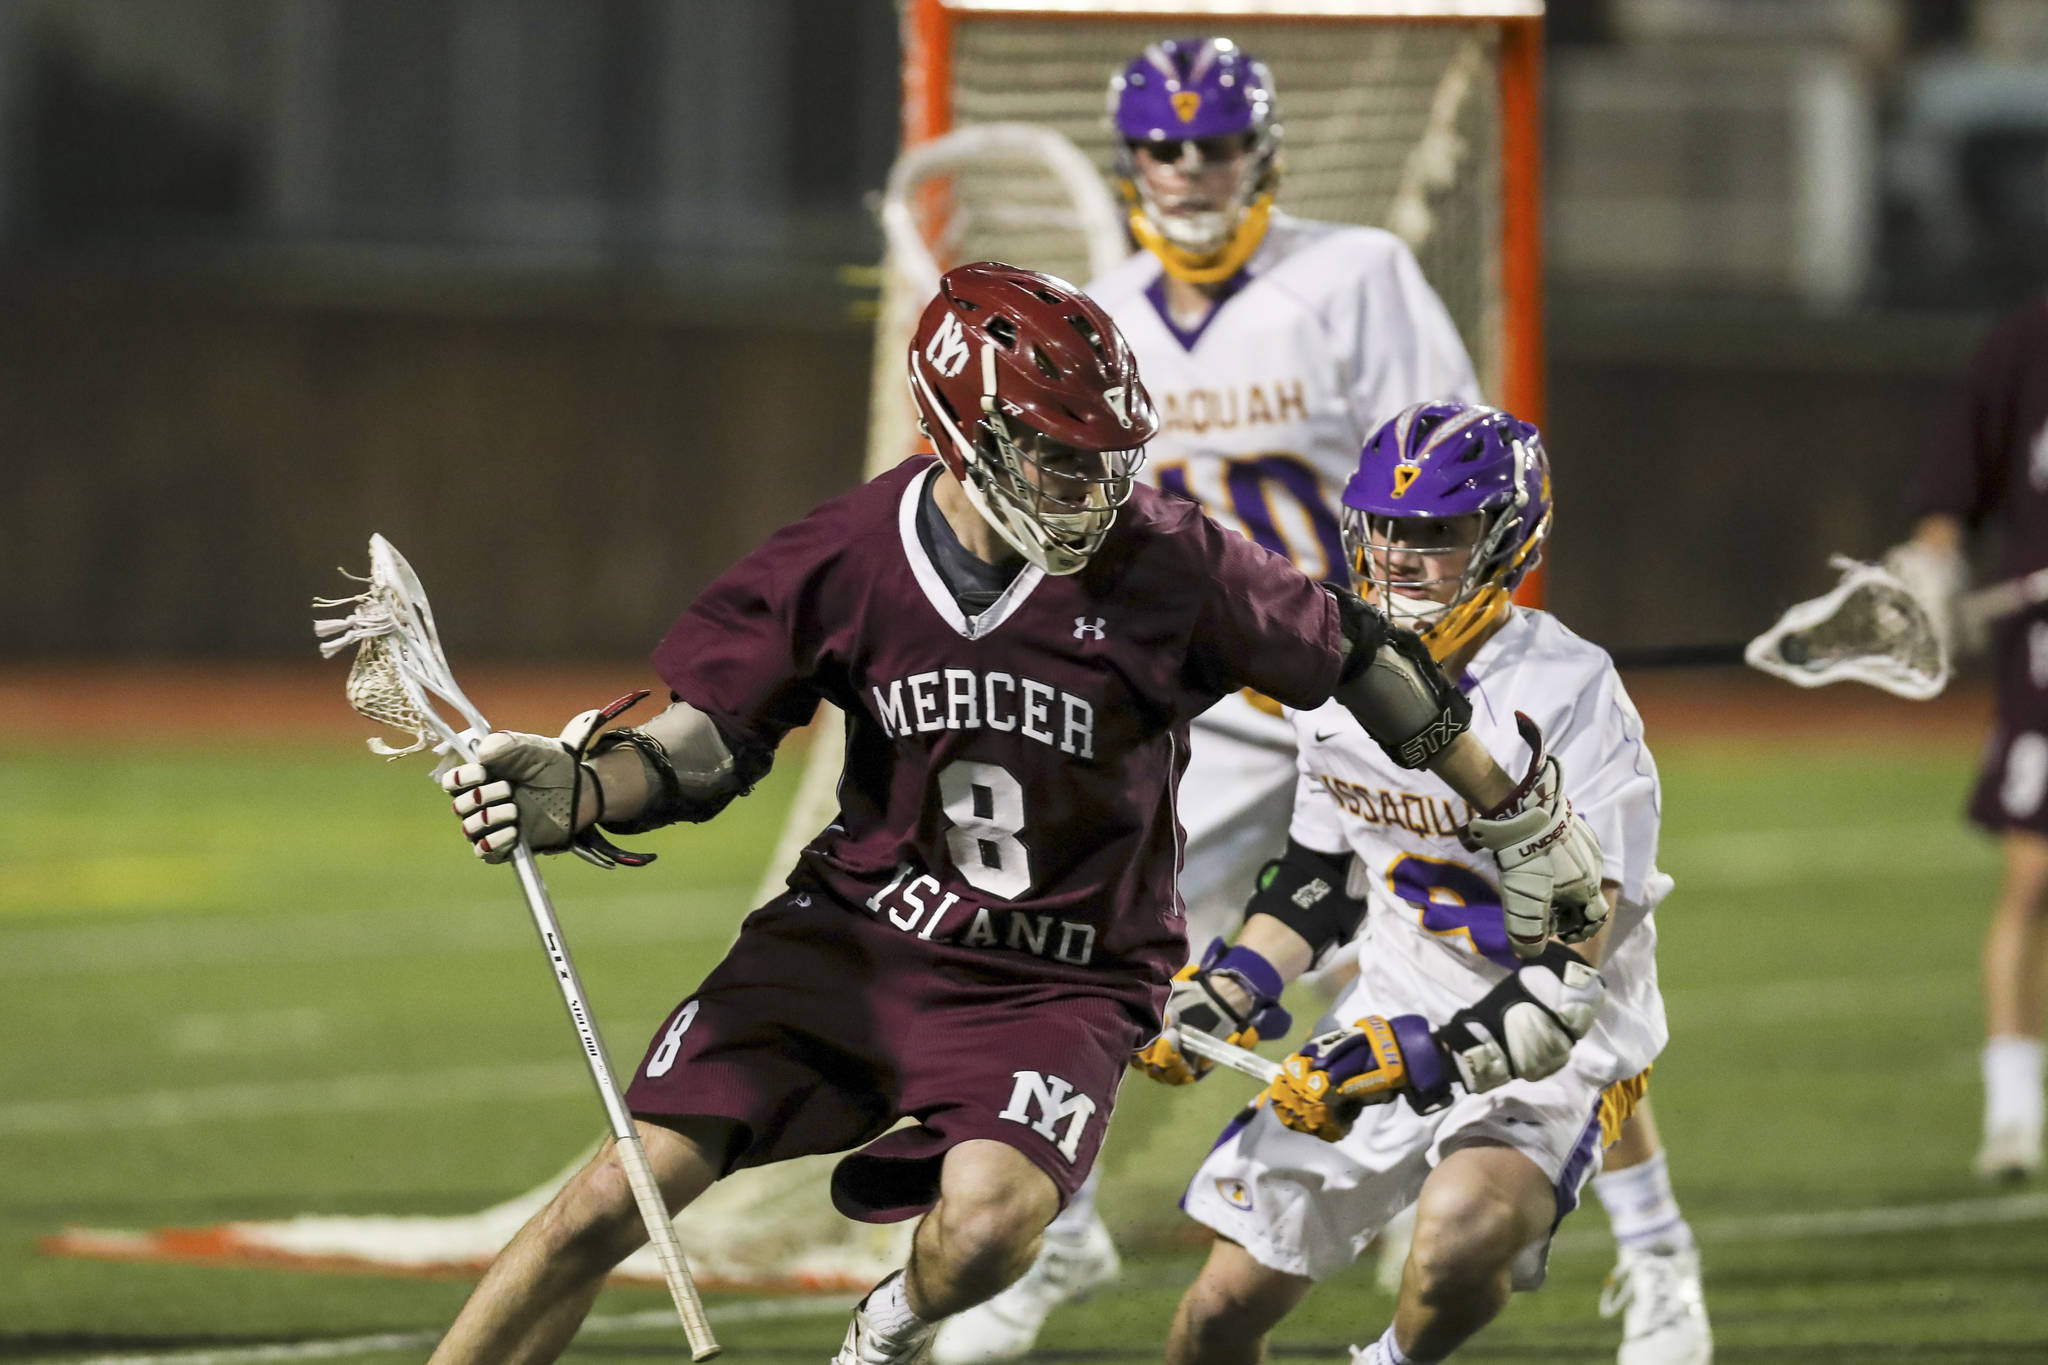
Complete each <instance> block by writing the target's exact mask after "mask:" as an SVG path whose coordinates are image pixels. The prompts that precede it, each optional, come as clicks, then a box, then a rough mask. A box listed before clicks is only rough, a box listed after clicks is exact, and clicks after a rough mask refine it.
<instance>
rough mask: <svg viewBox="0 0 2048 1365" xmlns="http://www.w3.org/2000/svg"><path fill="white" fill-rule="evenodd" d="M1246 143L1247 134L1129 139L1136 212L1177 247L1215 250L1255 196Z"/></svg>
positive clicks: (1209, 253)
mask: <svg viewBox="0 0 2048 1365" xmlns="http://www.w3.org/2000/svg"><path fill="white" fill-rule="evenodd" d="M1251 148H1252V139H1251V136H1250V135H1249V134H1239V135H1233V136H1229V137H1216V138H1182V139H1170V138H1169V139H1162V140H1161V141H1158V142H1138V143H1132V144H1129V147H1128V150H1129V153H1130V157H1131V167H1132V182H1133V184H1134V185H1135V187H1136V192H1137V197H1138V203H1139V208H1140V212H1142V213H1143V214H1144V215H1145V218H1146V220H1147V222H1149V223H1150V224H1151V226H1152V227H1153V228H1154V229H1156V230H1157V231H1158V233H1159V235H1160V236H1162V237H1164V238H1165V239H1166V240H1167V241H1168V242H1171V243H1172V244H1173V245H1174V246H1176V247H1179V248H1180V249H1181V250H1183V251H1185V252H1188V253H1190V254H1191V255H1194V256H1198V257H1202V258H1205V259H1206V258H1209V257H1213V256H1216V255H1218V254H1219V253H1221V252H1222V251H1223V250H1224V249H1225V248H1226V247H1228V246H1229V244H1230V239H1231V235H1232V233H1233V232H1235V231H1236V229H1237V227H1238V225H1239V224H1240V223H1241V222H1242V221H1243V219H1244V214H1245V211H1246V210H1247V209H1248V208H1249V206H1250V204H1251V202H1252V200H1253V198H1254V197H1255V196H1256V187H1255V186H1254V184H1253V171H1254V170H1255V169H1256V166H1257V162H1256V160H1255V158H1254V157H1252V156H1251V155H1250V153H1251Z"/></svg>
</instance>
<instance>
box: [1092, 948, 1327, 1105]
mask: <svg viewBox="0 0 2048 1365" xmlns="http://www.w3.org/2000/svg"><path fill="white" fill-rule="evenodd" d="M1283 984H1284V983H1283V982H1282V981H1281V980H1280V973H1279V971H1278V970H1276V969H1275V968H1274V966H1273V964H1272V963H1270V962H1268V961H1266V959H1265V958H1264V957H1263V956H1261V955H1260V954H1258V953H1256V952H1254V951H1252V950H1251V949H1250V948H1232V949H1230V950H1229V951H1228V952H1225V951H1224V949H1223V940H1222V939H1220V938H1219V939H1215V940H1213V941H1212V942H1211V943H1210V944H1209V949H1208V951H1207V952H1205V953H1203V954H1202V960H1201V961H1200V962H1190V963H1189V964H1188V965H1187V966H1185V967H1183V968H1181V969H1180V971H1179V972H1178V973H1177V974H1176V975H1175V976H1174V978H1173V988H1172V989H1171V990H1170V991H1168V992H1167V996H1166V1012H1165V1016H1164V1017H1163V1018H1162V1019H1161V1021H1160V1023H1161V1028H1160V1030H1159V1036H1158V1037H1157V1038H1154V1039H1153V1040H1152V1041H1151V1042H1149V1043H1147V1044H1145V1046H1144V1047H1142V1048H1139V1049H1138V1051H1137V1052H1136V1054H1134V1055H1133V1056H1132V1058H1131V1065H1132V1066H1134V1067H1136V1068H1137V1069H1138V1070H1140V1071H1142V1072H1144V1073H1145V1074H1146V1075H1147V1076H1150V1077H1151V1078H1152V1079H1153V1080H1155V1081H1158V1082H1159V1083H1160V1084H1162V1085H1190V1084H1192V1083H1194V1082H1195V1081H1199V1080H1201V1079H1202V1077H1204V1076H1206V1075H1208V1074H1209V1071H1210V1069H1211V1068H1212V1067H1214V1066H1215V1063H1214V1062H1211V1061H1209V1060H1208V1059H1207V1058H1206V1057H1196V1056H1192V1055H1190V1054H1188V1053H1185V1052H1182V1051H1181V1046H1180V1029H1181V1026H1182V1025H1186V1026H1187V1027H1188V1028H1192V1029H1199V1030H1200V1031H1202V1032H1203V1033H1206V1034H1209V1035H1210V1036H1212V1037H1216V1038H1221V1039H1223V1040H1224V1041H1225V1042H1227V1043H1235V1044H1236V1045H1237V1046H1239V1047H1256V1046H1257V1045H1258V1041H1259V1039H1260V1038H1278V1037H1283V1036H1285V1035H1286V1033H1287V1031H1288V1030H1289V1029H1291V1028H1293V1027H1294V1016H1293V1015H1291V1014H1289V1013H1288V1012H1287V1011H1286V1010H1284V1009H1282V1008H1281V1007H1280V991H1281V987H1282V986H1283Z"/></svg>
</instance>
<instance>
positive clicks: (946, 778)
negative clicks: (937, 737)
mask: <svg viewBox="0 0 2048 1365" xmlns="http://www.w3.org/2000/svg"><path fill="white" fill-rule="evenodd" d="M939 802H940V807H939V808H940V809H941V810H942V811H943V812H944V813H945V816H946V820H947V822H948V823H949V824H950V825H951V826H952V827H951V828H950V829H948V830H947V831H946V847H947V849H948V850H949V851H950V852H951V853H952V855H953V865H954V866H955V867H957V868H959V869H960V875H961V876H963V877H965V878H966V879H967V881H968V883H969V884H970V885H972V886H974V887H976V888H978V889H980V890H982V891H986V892H988V893H989V894H990V895H991V896H1001V897H1002V898H1003V899H1004V900H1015V899H1017V898H1018V897H1019V896H1021V895H1023V894H1024V893H1025V892H1026V891H1028V890H1030V888H1031V855H1030V853H1029V852H1028V851H1026V849H1025V847H1024V844H1023V842H1022V841H1021V840H1020V839H1018V838H1017V835H1018V833H1019V832H1020V831H1022V830H1023V828H1024V786H1023V784H1022V783H1020V782H1019V781H1017V779H1016V778H1014V777H1012V776H1010V774H1009V771H1008V770H1007V769H1004V768H999V767H997V766H996V765H995V764H993V763H976V762H973V761H971V760H968V759H958V760H955V761H954V762H952V763H948V764H947V765H946V766H945V767H944V768H942V769H940V771H939Z"/></svg>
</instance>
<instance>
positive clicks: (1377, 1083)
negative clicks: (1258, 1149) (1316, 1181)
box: [1266, 1014, 1455, 1142]
mask: <svg viewBox="0 0 2048 1365" xmlns="http://www.w3.org/2000/svg"><path fill="white" fill-rule="evenodd" d="M1453 1079H1455V1073H1453V1072H1452V1070H1451V1067H1450V1064H1449V1062H1448V1061H1447V1059H1446V1058H1445V1057H1444V1054H1443V1050H1442V1049H1441V1048H1439V1047H1438V1046H1437V1042H1436V1039H1435V1038H1434V1037H1433V1036H1432V1035H1431V1034H1430V1031H1429V1020H1427V1019H1425V1018H1423V1017H1422V1016H1421V1015H1419V1014H1398V1015H1395V1016H1394V1017H1393V1018H1392V1019H1384V1018H1381V1017H1380V1016H1379V1015H1377V1014H1372V1015H1367V1016H1366V1017H1365V1018H1363V1019H1360V1020H1359V1021H1358V1022H1357V1023H1355V1024H1353V1025H1352V1026H1351V1027H1350V1028H1340V1029H1332V1030H1331V1031H1330V1032H1328V1033H1325V1034H1321V1035H1318V1036H1317V1037H1314V1038H1311V1039H1310V1040H1309V1041H1308V1042H1306V1043H1304V1044H1302V1048H1301V1051H1299V1052H1297V1053H1295V1054H1294V1055H1293V1056H1292V1057H1289V1058H1288V1059H1287V1060H1286V1061H1284V1062H1282V1063H1281V1064H1280V1074H1279V1076H1278V1077H1276V1078H1275V1079H1274V1081H1273V1084H1272V1085H1271V1086H1269V1087H1267V1090H1266V1099H1267V1101H1268V1102H1269V1103H1270V1104H1271V1105H1272V1106H1273V1116H1274V1117H1275V1118H1277V1119H1279V1120H1280V1122H1282V1123H1284V1124H1286V1125H1287V1126H1288V1127H1289V1128H1292V1129H1294V1130H1295V1131H1296V1132H1301V1133H1308V1134H1310V1135H1311V1136H1313V1137H1319V1138H1321V1139H1322V1140H1323V1141H1325V1142H1336V1141H1337V1140H1338V1139H1340V1138H1342V1137H1343V1136H1344V1135H1345V1134H1346V1133H1348V1132H1350V1131H1351V1125H1352V1124H1354V1123H1356V1122H1357V1121H1358V1115H1359V1113H1360V1111H1362V1110H1363V1109H1364V1108H1365V1107H1366V1106H1367V1105H1369V1104H1386V1103H1388V1102H1389V1101H1391V1100H1393V1099H1394V1098H1395V1097H1396V1096H1398V1095H1406V1096H1407V1097H1408V1103H1409V1105H1410V1106H1412V1107H1413V1108H1414V1110H1415V1112H1416V1113H1418V1114H1427V1113H1430V1112H1431V1111H1433V1110H1437V1109H1441V1108H1443V1107H1444V1106H1445V1105H1446V1104H1449V1103H1450V1102H1451V1082H1452V1080H1453Z"/></svg>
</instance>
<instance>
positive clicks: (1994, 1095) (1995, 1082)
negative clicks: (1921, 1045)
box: [1977, 830, 2048, 1179]
mask: <svg viewBox="0 0 2048 1365" xmlns="http://www.w3.org/2000/svg"><path fill="white" fill-rule="evenodd" d="M2001 842H2002V847H2003V850H2004V855H2005V879H2004V882H2003V883H2002V884H2001V885H2000V887H1999V891H1998V900H1997V902H1996V904H1995V905H1994V907H1993V909H1992V914H1991V928H1990V930H1989V932H1988V933H1987V934H1986V935H1985V937H1984V1032H1985V1043H1984V1146H1983V1148H1982V1150H1980V1151H1979V1152H1978V1154H1977V1172H1978V1174H1980V1175H1983V1176H1986V1177H1989V1178H1992V1179H2021V1178H2024V1177H2026V1176H2029V1175H2032V1174H2033V1173H2035V1172H2036V1171H2038V1170H2040V1168H2041V1131H2042V1108H2043V1098H2042V1045H2041V1035H2042V1029H2043V1025H2044V1022H2048V1019H2044V1016H2048V838H2043V837H2042V836H2040V835H2038V834H2034V833H2031V832H2029V831H2025V830H2008V831H2007V832H2006V834H2005V837H2004V839H2003V840H2002V841H2001Z"/></svg>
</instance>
